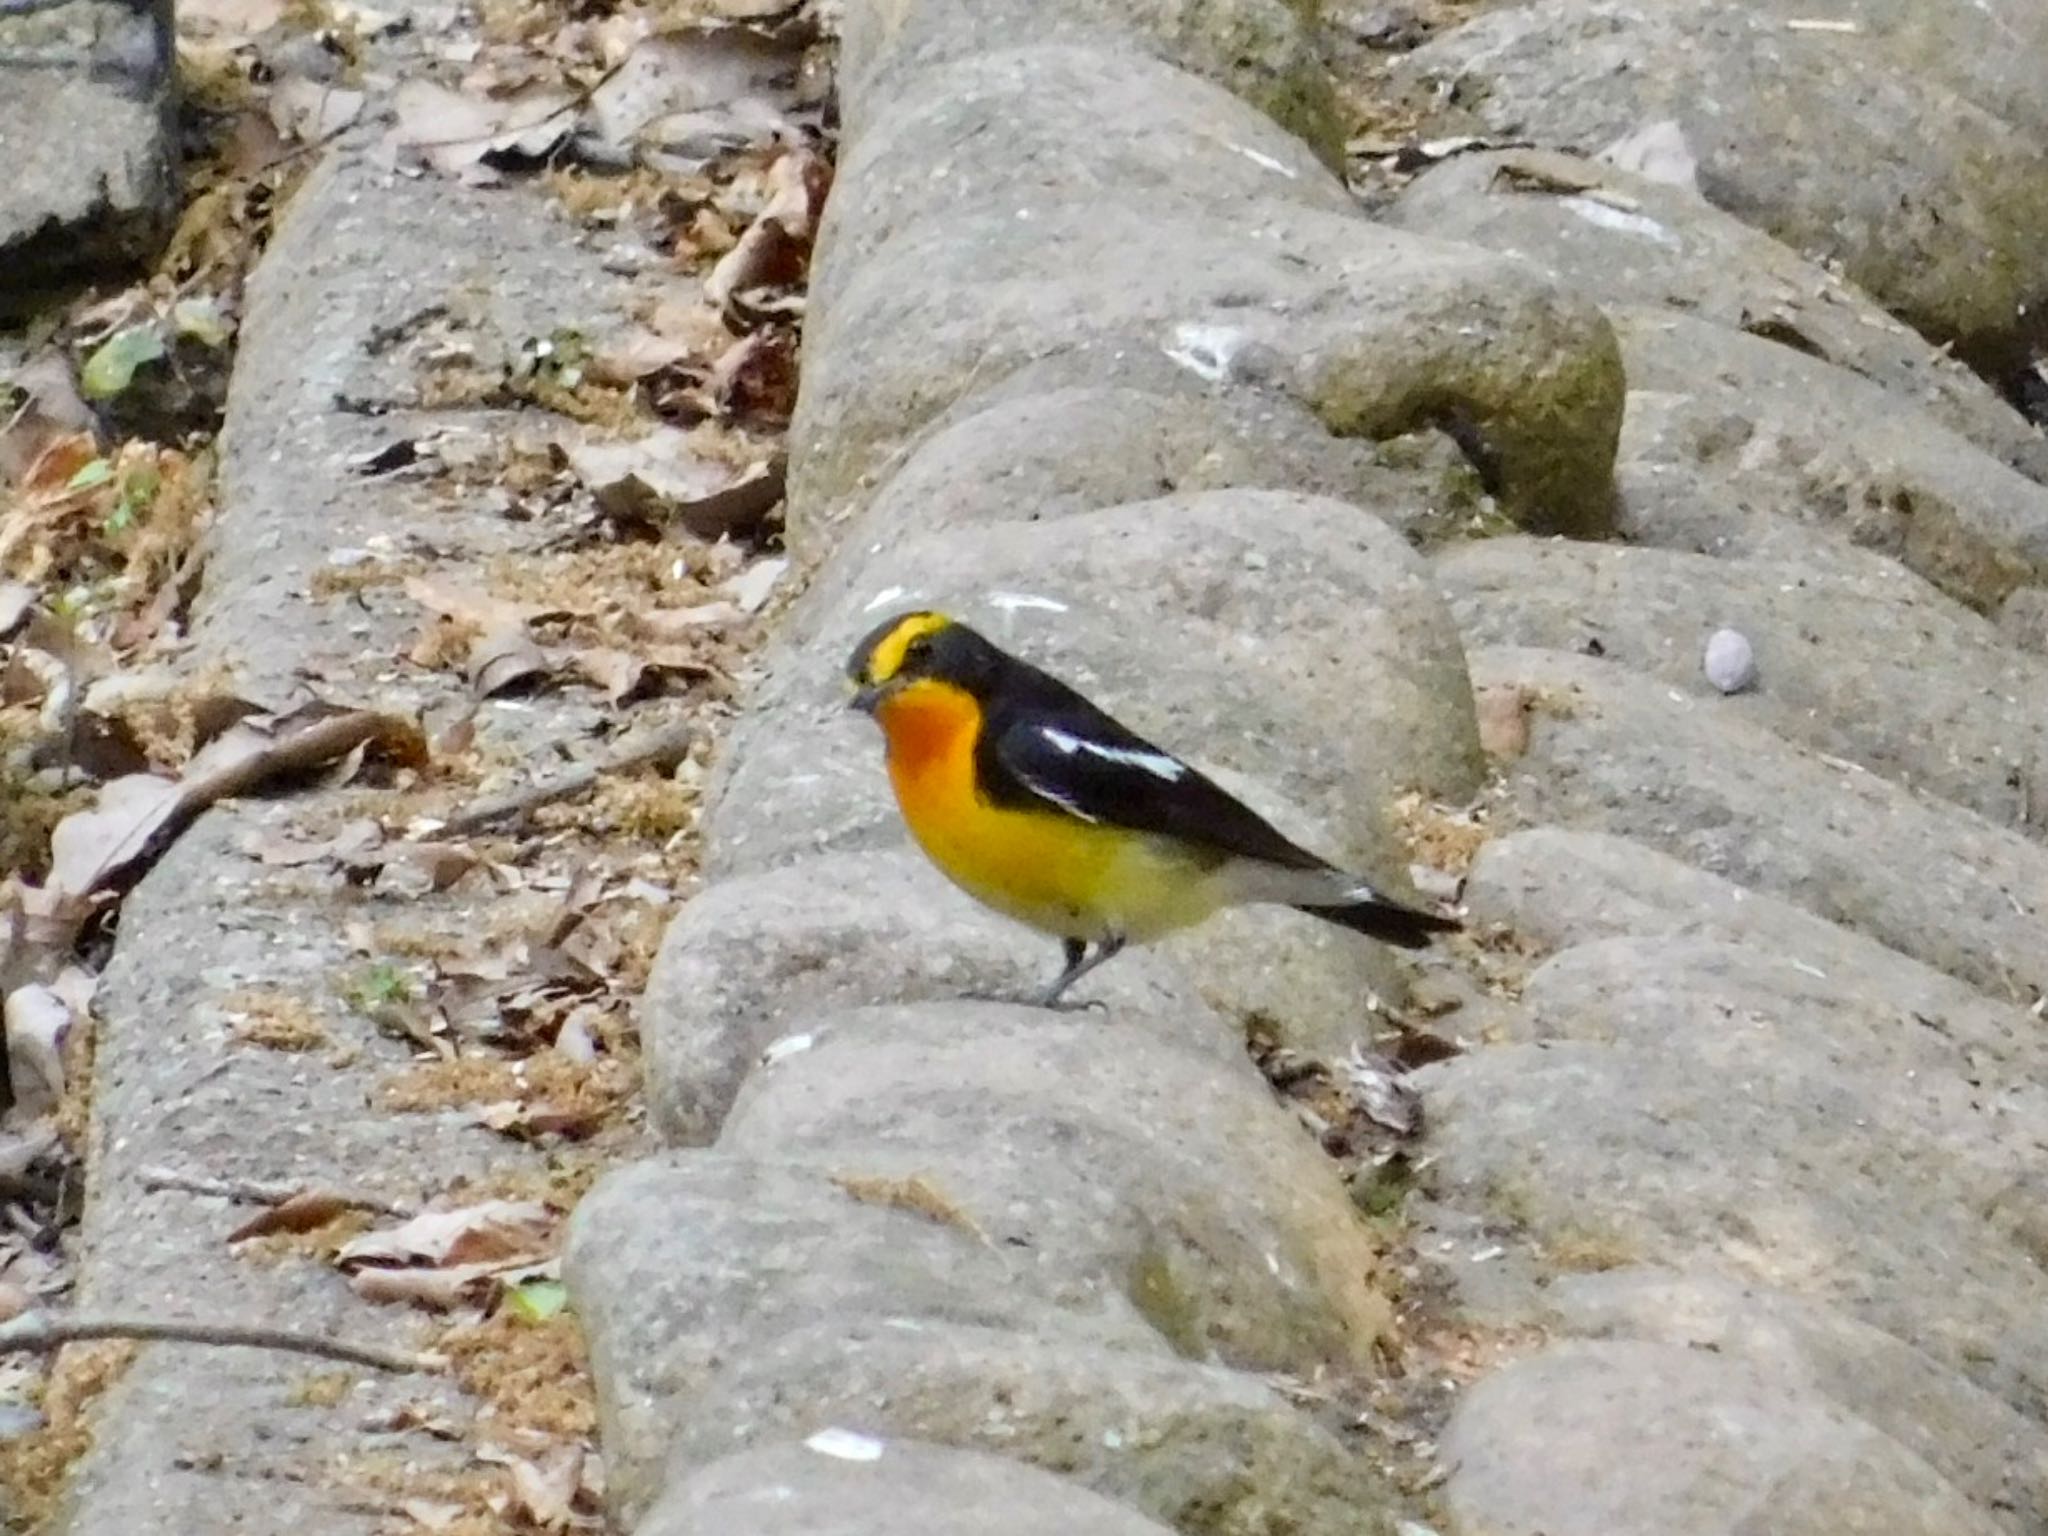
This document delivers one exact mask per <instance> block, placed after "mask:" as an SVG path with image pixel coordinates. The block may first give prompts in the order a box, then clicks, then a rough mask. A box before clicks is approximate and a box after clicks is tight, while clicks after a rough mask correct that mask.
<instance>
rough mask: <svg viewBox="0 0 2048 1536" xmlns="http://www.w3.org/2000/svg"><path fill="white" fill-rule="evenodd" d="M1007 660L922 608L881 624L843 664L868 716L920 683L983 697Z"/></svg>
mask: <svg viewBox="0 0 2048 1536" xmlns="http://www.w3.org/2000/svg"><path fill="white" fill-rule="evenodd" d="M1007 661H1008V658H1007V657H1005V656H1004V655H1003V653H1002V652H1001V651H999V650H997V649H996V648H995V647H994V646H993V645H991V644H989V642H988V641H986V640H984V639H983V638H982V637H981V636H980V635H979V634H977V633H976V632H975V631H974V630H971V629H969V628H968V627H967V626H966V625H965V624H961V623H959V622H957V621H956V620H954V619H951V618H948V617H947V616H946V615H945V614H943V613H933V612H931V611H930V610H928V609H921V610H919V611H918V612H915V613H903V614H898V615H897V616H896V617H895V618H893V619H885V620H883V621H882V622H881V623H880V624H877V625H876V626H875V627H874V628H873V629H871V630H870V631H868V633H867V635H866V636H865V637H864V638H863V639H862V640H861V642H860V644H859V645H857V646H855V647H854V648H853V655H852V657H851V658H850V659H849V660H848V662H847V664H846V675H847V677H848V678H849V679H850V680H851V682H852V683H853V687H854V695H853V703H854V707H855V708H857V709H863V710H866V711H868V712H869V713H871V714H872V713H873V712H874V710H875V709H876V708H877V707H878V706H879V705H880V704H881V702H882V701H883V700H884V699H886V698H889V697H891V696H893V695H896V694H899V693H903V692H906V691H907V690H909V689H911V688H913V687H916V686H918V685H919V684H925V683H931V684H940V685H947V686H951V687H953V688H957V689H960V690H962V691H963V692H966V693H970V694H972V695H973V696H974V697H975V698H977V699H981V698H985V697H987V695H988V693H989V691H990V690H991V689H992V688H994V686H995V684H996V682H997V680H998V679H999V678H1000V677H1001V675H1002V671H1003V668H1004V666H1005V664H1006V663H1007Z"/></svg>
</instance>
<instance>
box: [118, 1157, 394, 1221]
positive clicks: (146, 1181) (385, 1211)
mask: <svg viewBox="0 0 2048 1536" xmlns="http://www.w3.org/2000/svg"><path fill="white" fill-rule="evenodd" d="M138 1177H139V1178H140V1180H141V1182H142V1187H143V1188H144V1189H145V1190H147V1191H149V1192H150V1193H152V1194H154V1193H155V1192H156V1191H158V1190H163V1189H175V1190H178V1191H179V1192H180V1193H183V1194H188V1195H214V1196H217V1197H218V1198H220V1199H222V1200H234V1201H237V1202H239V1203H240V1204H242V1205H283V1204H284V1203H285V1202H286V1201H287V1200H296V1199H297V1198H298V1197H299V1196H300V1195H306V1194H320V1195H332V1196H333V1197H334V1198H335V1199H336V1200H338V1201H340V1202H341V1203H342V1204H343V1205H346V1206H348V1207H349V1208H350V1209H351V1210H357V1211H376V1212H377V1213H379V1214H380V1215H384V1216H396V1217H398V1218H400V1219H401V1220H403V1219H406V1218H408V1217H412V1216H417V1215H418V1214H419V1207H418V1206H416V1205H408V1204H406V1203H405V1202H404V1201H403V1200H383V1199H379V1198H378V1197H377V1196H376V1195H352V1194H350V1193H349V1192H348V1191H347V1190H342V1189H325V1188H320V1187H317V1186H312V1185H305V1184H259V1183H257V1182H255V1181H254V1180H250V1179H214V1178H208V1177H207V1176H206V1175H205V1174H201V1173H180V1172H179V1171H178V1170H177V1169H176V1168H145V1169H143V1170H142V1172H141V1173H140V1174H139V1175H138Z"/></svg>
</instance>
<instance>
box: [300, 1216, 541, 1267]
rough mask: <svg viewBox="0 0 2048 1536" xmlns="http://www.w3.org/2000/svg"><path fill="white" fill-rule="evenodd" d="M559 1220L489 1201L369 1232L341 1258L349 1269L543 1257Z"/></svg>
mask: <svg viewBox="0 0 2048 1536" xmlns="http://www.w3.org/2000/svg"><path fill="white" fill-rule="evenodd" d="M554 1227H555V1217H554V1213H553V1212H552V1211H550V1210H549V1209H548V1208H547V1207H546V1206H545V1205H542V1204H541V1203H540V1202H538V1201H534V1200H486V1201H483V1202H482V1203H481V1204H478V1205H465V1206H458V1207H457V1208H456V1209H454V1210H449V1211H423V1212H421V1213H420V1214H419V1215H417V1216H415V1217H413V1218H412V1219H411V1220H410V1221H407V1222H403V1223H401V1224H400V1225H398V1226H396V1227H387V1228H384V1229H382V1230H381V1231H376V1232H365V1233H364V1234H363V1235H362V1236H360V1237H357V1238H354V1239H352V1240H351V1241H350V1242H349V1243H347V1244H346V1245H345V1246H344V1247H343V1248H342V1250H341V1252H340V1253H338V1254H336V1255H335V1263H336V1264H338V1265H339V1266H340V1267H341V1268H343V1269H357V1268H361V1267H362V1266H365V1265H373V1264H374V1265H391V1266H408V1265H425V1266H430V1267H435V1268H444V1269H445V1268H454V1267H459V1266H462V1265H469V1264H480V1263H491V1264H507V1263H512V1262H514V1261H517V1260H522V1259H534V1258H538V1257H540V1256H541V1254H542V1253H543V1252H544V1251H545V1250H546V1248H547V1247H548V1245H549V1244H550V1243H551V1241H552V1239H553V1236H554Z"/></svg>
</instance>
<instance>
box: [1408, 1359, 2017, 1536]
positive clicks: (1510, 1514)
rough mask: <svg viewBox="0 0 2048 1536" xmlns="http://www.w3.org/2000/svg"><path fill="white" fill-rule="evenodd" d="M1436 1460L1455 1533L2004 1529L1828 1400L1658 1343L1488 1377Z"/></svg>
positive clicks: (1983, 1532)
mask: <svg viewBox="0 0 2048 1536" xmlns="http://www.w3.org/2000/svg"><path fill="white" fill-rule="evenodd" d="M1442 1454H1443V1457H1444V1460H1445V1462H1446V1463H1447V1464H1448V1465H1449V1466H1450V1467H1451V1468H1452V1472H1451V1476H1450V1479H1449V1481H1448V1482H1447V1483H1446V1484H1445V1486H1444V1501H1445V1503H1446V1505H1447V1506H1448V1507H1449V1509H1450V1510H1451V1512H1452V1514H1453V1516H1454V1518H1455V1519H1456V1521H1457V1523H1458V1529H1460V1530H1461V1531H1470V1532H1474V1533H1477V1532H1485V1533H1487V1536H1539V1533H1540V1536H1747V1533H1752V1532H1761V1531H1769V1532H1771V1533H1773V1536H1845V1533H1849V1532H1858V1533H1865V1532H1867V1533H1870V1536H1878V1533H1884V1536H1921V1533H1924V1536H1936V1533H1956V1536H1960V1533H1965V1532H1967V1533H1970V1536H1996V1533H1997V1532H1999V1530H2000V1527H1999V1526H1998V1525H1997V1524H1996V1523H1995V1522H1994V1521H1992V1520H1991V1519H1990V1518H1989V1517H1988V1516H1987V1515H1985V1514H1984V1513H1982V1512H1981V1511H1979V1510H1977V1509H1975V1508H1974V1507H1972V1505H1971V1504H1970V1502H1969V1500H1967V1499H1966V1498H1964V1497H1963V1496H1962V1495H1961V1494H1960V1493H1959V1492H1957V1490H1956V1489H1955V1488H1954V1487H1953V1486H1952V1485H1951V1484H1949V1483H1948V1482H1946V1481H1945V1480H1944V1479H1942V1478H1941V1477H1940V1475H1939V1474H1937V1473H1936V1472H1935V1471H1934V1470H1933V1469H1932V1468H1931V1467H1929V1466H1928V1465H1927V1464H1926V1463H1925V1462H1923V1461H1921V1460H1920V1459H1919V1458H1918V1457H1917V1456H1915V1455H1913V1454H1912V1452H1910V1451H1908V1450H1907V1449H1905V1448H1904V1447H1903V1446H1901V1445H1900V1444H1899V1443H1898V1442H1896V1441H1894V1440H1891V1439H1889V1438H1887V1437H1886V1436H1884V1435H1882V1434H1880V1433H1879V1432H1878V1431H1877V1430H1875V1429H1873V1428H1871V1427H1870V1425H1868V1424H1866V1423H1864V1422H1863V1421H1861V1420H1859V1419H1856V1418H1854V1417H1852V1416H1850V1415H1848V1414H1846V1413H1844V1412H1842V1411H1841V1410H1840V1409H1838V1408H1836V1407H1834V1406H1833V1405H1832V1404H1830V1403H1828V1402H1827V1401H1826V1400H1825V1399H1824V1398H1820V1397H1818V1396H1814V1395H1811V1394H1806V1393H1800V1392H1797V1391H1795V1390H1790V1389H1787V1388H1786V1387H1784V1386H1783V1385H1781V1384H1778V1383H1774V1382H1771V1381H1769V1380H1767V1379H1765V1378H1764V1377H1763V1376H1762V1375H1760V1374H1759V1373H1758V1372H1757V1371H1756V1370H1755V1369H1754V1368H1752V1367H1751V1366H1749V1365H1747V1364H1745V1363H1743V1362H1739V1361H1733V1360H1722V1359H1718V1358H1716V1357H1715V1356H1713V1355H1711V1354H1707V1353H1704V1352H1701V1351H1698V1350H1689V1349H1680V1348H1670V1347H1666V1346H1663V1345H1657V1344H1569V1345H1564V1346H1561V1347H1558V1348H1555V1349H1550V1350H1546V1351H1545V1352H1544V1353H1542V1354H1540V1355H1537V1356H1536V1357H1535V1358H1533V1359H1530V1360H1525V1361H1522V1362H1519V1363H1517V1364H1515V1365H1512V1366H1509V1367H1508V1368H1507V1369H1506V1370H1503V1371H1498V1372H1496V1373H1494V1374H1493V1375H1492V1376H1489V1377H1487V1378H1486V1379H1485V1380H1483V1381H1481V1382H1480V1383H1479V1384H1478V1385H1477V1386H1476V1387H1474V1388H1473V1389H1472V1391H1471V1392H1470V1393H1469V1394H1468V1395H1467V1396H1466V1398H1465V1400H1464V1401H1463V1402H1462V1403H1461V1404H1460V1406H1459V1409H1458V1412H1457V1413H1456V1414H1455V1415H1454V1416H1453V1418H1452V1420H1451V1423H1450V1426H1449V1428H1448V1429H1447V1430H1446V1432H1445V1435H1444V1439H1443V1445H1442ZM1622 1468H1626V1472H1625V1474H1623V1475H1617V1473H1618V1471H1619V1470H1620V1469H1622Z"/></svg>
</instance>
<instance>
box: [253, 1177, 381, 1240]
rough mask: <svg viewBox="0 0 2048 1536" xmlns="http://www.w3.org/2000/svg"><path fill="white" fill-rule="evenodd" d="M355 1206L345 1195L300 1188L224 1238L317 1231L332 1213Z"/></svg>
mask: <svg viewBox="0 0 2048 1536" xmlns="http://www.w3.org/2000/svg"><path fill="white" fill-rule="evenodd" d="M356 1208H357V1207H356V1203H355V1202H354V1201H353V1200H351V1199H349V1198H348V1197H347V1196H346V1195H337V1194H333V1193H331V1192H329V1191H326V1190H318V1189H304V1190H300V1191H299V1193H297V1194H296V1195H293V1196H291V1197H290V1198H289V1199H285V1200H280V1201H278V1203H277V1204H276V1205H272V1206H266V1207H264V1209H262V1210H260V1211H258V1212H257V1213H256V1214H255V1215H254V1216H251V1217H250V1218H249V1219H248V1220H247V1221H245V1222H243V1223H242V1224H241V1225H240V1226H239V1227H237V1228H235V1230H234V1231H232V1232H230V1233H229V1234H228V1235H227V1241H229V1242H231V1243H239V1242H242V1241H244V1240H246V1239H248V1238H252V1237H265V1236H268V1235H269V1234H270V1233H272V1232H317V1231H318V1230H319V1229H320V1228H322V1227H324V1226H326V1225H327V1223H329V1222H330V1221H332V1220H334V1219H335V1217H337V1216H341V1215H345V1214H346V1213H347V1212H349V1211H352V1210H355V1209H356Z"/></svg>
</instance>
